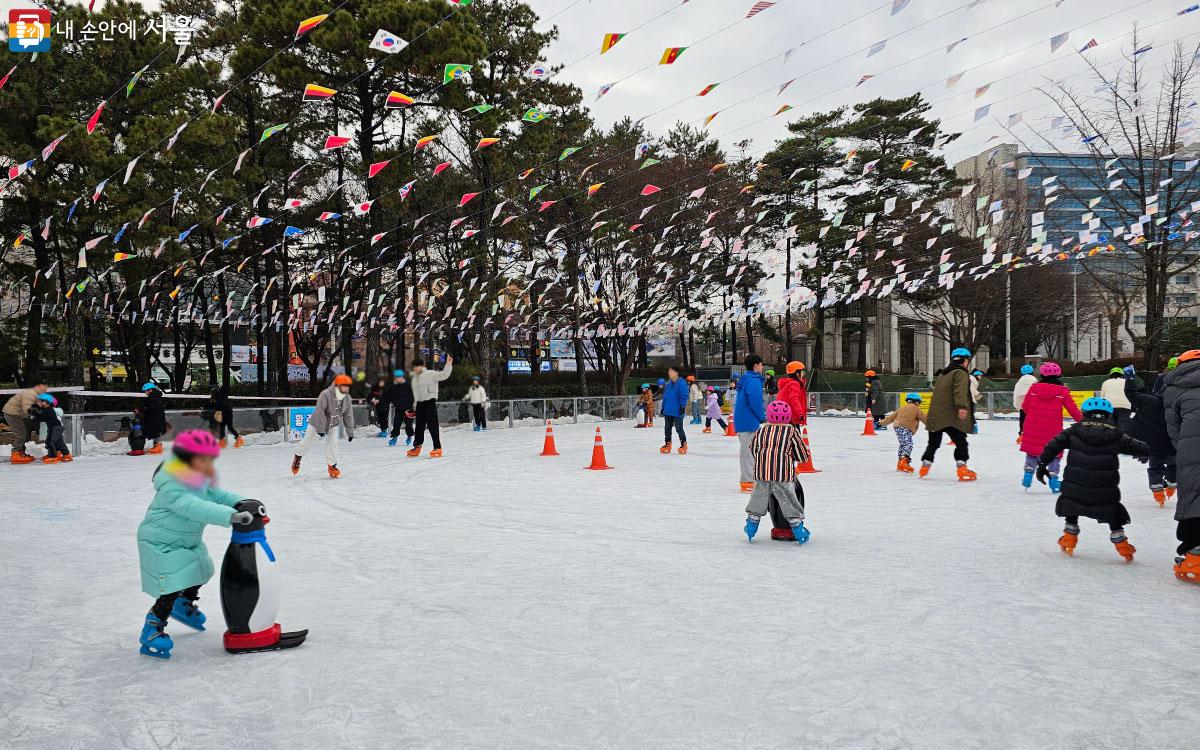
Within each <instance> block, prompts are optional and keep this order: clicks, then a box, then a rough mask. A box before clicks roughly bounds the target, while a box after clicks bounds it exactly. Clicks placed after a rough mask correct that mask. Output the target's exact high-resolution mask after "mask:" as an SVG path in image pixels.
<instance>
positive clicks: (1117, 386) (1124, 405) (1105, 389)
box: [1100, 375, 1133, 409]
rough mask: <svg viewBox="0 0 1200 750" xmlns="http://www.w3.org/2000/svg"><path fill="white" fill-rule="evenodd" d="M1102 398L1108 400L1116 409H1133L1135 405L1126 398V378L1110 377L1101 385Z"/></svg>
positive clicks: (1119, 376)
mask: <svg viewBox="0 0 1200 750" xmlns="http://www.w3.org/2000/svg"><path fill="white" fill-rule="evenodd" d="M1100 398H1106V399H1108V401H1109V403H1111V404H1112V405H1113V408H1114V409H1132V408H1133V404H1131V403H1130V402H1129V399H1128V398H1126V397H1125V376H1124V375H1110V376H1108V378H1107V379H1106V380H1105V381H1104V382H1103V383H1101V384H1100Z"/></svg>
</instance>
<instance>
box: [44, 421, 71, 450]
mask: <svg viewBox="0 0 1200 750" xmlns="http://www.w3.org/2000/svg"><path fill="white" fill-rule="evenodd" d="M70 454H71V451H69V450H67V441H65V440H63V428H62V425H60V424H56V425H54V426H53V427H51V428H50V432H48V433H46V455H47V456H50V457H51V458H53V457H54V456H56V455H57V456H68V455H70Z"/></svg>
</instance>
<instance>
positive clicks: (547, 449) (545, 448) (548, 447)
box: [538, 419, 558, 456]
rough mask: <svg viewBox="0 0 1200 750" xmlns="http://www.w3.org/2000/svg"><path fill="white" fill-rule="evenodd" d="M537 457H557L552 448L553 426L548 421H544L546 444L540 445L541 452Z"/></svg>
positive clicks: (555, 451)
mask: <svg viewBox="0 0 1200 750" xmlns="http://www.w3.org/2000/svg"><path fill="white" fill-rule="evenodd" d="M538 455H539V456H557V455H558V451H557V450H555V448H554V426H553V425H552V424H551V423H550V420H549V419H547V420H546V442H545V443H543V444H542V452H541V453H539V454H538Z"/></svg>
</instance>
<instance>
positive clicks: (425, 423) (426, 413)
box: [413, 398, 442, 450]
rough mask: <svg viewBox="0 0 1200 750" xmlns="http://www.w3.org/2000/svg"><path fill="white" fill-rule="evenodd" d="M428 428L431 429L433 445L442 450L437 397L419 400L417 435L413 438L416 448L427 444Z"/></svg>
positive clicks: (430, 436) (430, 435) (430, 434)
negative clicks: (426, 431) (426, 434)
mask: <svg viewBox="0 0 1200 750" xmlns="http://www.w3.org/2000/svg"><path fill="white" fill-rule="evenodd" d="M426 429H428V430H429V438H430V439H431V440H432V441H433V447H434V448H435V449H437V450H441V449H442V436H441V433H440V432H439V431H438V411H437V400H436V399H432V398H431V399H429V400H428V401H419V402H417V427H416V437H414V438H413V447H414V448H420V447H421V446H422V445H424V444H425V430H426Z"/></svg>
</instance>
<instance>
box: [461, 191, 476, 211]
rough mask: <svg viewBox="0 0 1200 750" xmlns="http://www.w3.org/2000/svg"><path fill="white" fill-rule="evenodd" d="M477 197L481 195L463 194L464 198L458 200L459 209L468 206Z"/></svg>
mask: <svg viewBox="0 0 1200 750" xmlns="http://www.w3.org/2000/svg"><path fill="white" fill-rule="evenodd" d="M477 195H479V193H463V196H462V197H461V198H459V199H458V207H459V208H462V207H463V206H465V205H467V204H468V203H470V202H471V200H472V199H473V198H474V197H475V196H477Z"/></svg>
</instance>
